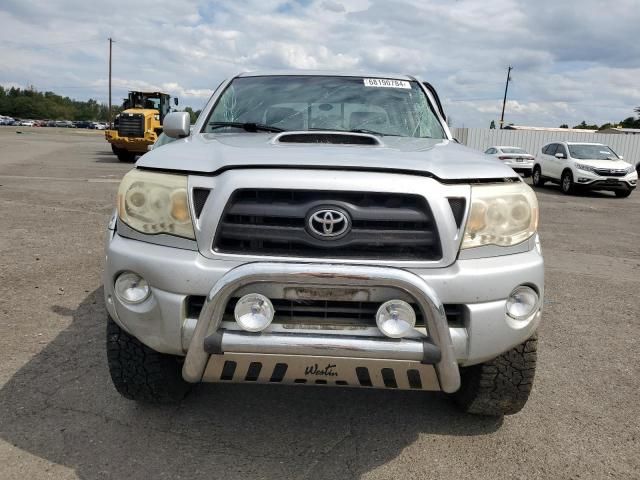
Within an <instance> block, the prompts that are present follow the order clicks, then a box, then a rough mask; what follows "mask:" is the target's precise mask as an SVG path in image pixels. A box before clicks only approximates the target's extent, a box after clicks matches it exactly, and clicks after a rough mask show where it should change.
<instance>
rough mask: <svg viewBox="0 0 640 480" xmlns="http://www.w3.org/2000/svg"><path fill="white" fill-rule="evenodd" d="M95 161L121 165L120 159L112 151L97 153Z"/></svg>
mask: <svg viewBox="0 0 640 480" xmlns="http://www.w3.org/2000/svg"><path fill="white" fill-rule="evenodd" d="M93 159H94V161H95V162H96V163H120V160H118V157H117V156H116V155H114V153H113V152H112V151H111V150H101V151H99V152H96V153H95V155H94V157H93Z"/></svg>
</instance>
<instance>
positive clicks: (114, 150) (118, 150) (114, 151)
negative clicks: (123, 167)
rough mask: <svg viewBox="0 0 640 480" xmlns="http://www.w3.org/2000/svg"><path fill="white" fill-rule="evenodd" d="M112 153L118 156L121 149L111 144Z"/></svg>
mask: <svg viewBox="0 0 640 480" xmlns="http://www.w3.org/2000/svg"><path fill="white" fill-rule="evenodd" d="M111 151H112V152H113V154H114V155H118V152H120V149H119V148H118V147H116V146H115V145H114V144H113V143H112V144H111Z"/></svg>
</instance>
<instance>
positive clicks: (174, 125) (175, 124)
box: [162, 112, 191, 138]
mask: <svg viewBox="0 0 640 480" xmlns="http://www.w3.org/2000/svg"><path fill="white" fill-rule="evenodd" d="M190 128H191V118H190V117H189V114H188V113H187V112H172V113H169V114H167V116H166V117H164V124H163V125H162V129H163V131H164V133H166V134H167V136H168V137H171V138H184V137H188V136H189V132H190Z"/></svg>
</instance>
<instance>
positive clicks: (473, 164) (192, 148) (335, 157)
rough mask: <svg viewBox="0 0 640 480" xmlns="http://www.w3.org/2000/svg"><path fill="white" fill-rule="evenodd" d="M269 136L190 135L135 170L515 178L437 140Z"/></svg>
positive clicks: (458, 147) (149, 155)
mask: <svg viewBox="0 0 640 480" xmlns="http://www.w3.org/2000/svg"><path fill="white" fill-rule="evenodd" d="M275 135H276V134H273V133H248V132H242V133H224V134H211V133H205V134H195V135H192V136H191V137H189V138H185V139H182V140H178V141H175V142H173V143H170V144H168V145H165V146H163V147H161V148H158V149H156V150H152V151H151V152H148V153H146V154H145V155H143V156H142V157H141V158H140V159H139V160H138V162H137V166H138V167H144V168H157V169H163V170H177V171H181V170H182V171H187V172H196V173H206V174H216V173H217V172H221V171H224V170H228V169H231V168H259V167H301V168H305V167H308V168H328V169H330V168H341V169H358V170H362V169H366V170H371V171H375V170H387V171H393V170H397V171H402V172H409V173H411V172H415V173H416V174H420V175H432V176H435V177H437V178H440V179H443V180H464V179H480V178H505V177H515V176H516V174H515V173H514V171H513V170H511V169H510V168H509V167H507V166H505V165H503V164H502V162H500V161H497V160H496V159H495V158H492V157H491V156H489V155H484V154H483V153H481V152H479V151H476V150H472V149H470V148H467V147H465V146H462V145H460V144H457V143H455V142H452V141H449V140H442V139H428V138H411V137H391V136H389V137H382V139H381V142H382V145H335V144H325V143H313V144H310V143H304V144H300V143H277V142H274V141H273V139H274V137H275Z"/></svg>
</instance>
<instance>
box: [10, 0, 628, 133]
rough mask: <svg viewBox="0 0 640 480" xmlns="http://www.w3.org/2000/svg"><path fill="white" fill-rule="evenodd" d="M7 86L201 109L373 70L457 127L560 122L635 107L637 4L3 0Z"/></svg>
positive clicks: (583, 0) (612, 115) (621, 0)
mask: <svg viewBox="0 0 640 480" xmlns="http://www.w3.org/2000/svg"><path fill="white" fill-rule="evenodd" d="M0 25H2V28H0V84H3V85H16V86H26V85H34V86H35V87H36V88H37V89H39V90H53V91H55V92H57V93H61V94H64V95H68V96H70V97H73V98H78V99H87V98H96V99H98V100H100V101H105V102H106V99H107V58H108V42H107V38H108V37H113V38H114V39H115V41H116V43H115V44H114V48H113V85H114V103H120V99H121V97H123V96H124V95H126V91H127V90H128V89H142V88H145V89H146V88H152V89H163V90H166V91H168V92H169V93H171V94H174V95H177V96H179V97H180V100H181V104H182V105H183V106H184V105H190V106H192V107H194V109H198V108H200V107H201V106H202V105H203V104H204V102H205V101H206V99H207V97H208V95H209V94H210V92H211V90H212V89H213V88H214V87H215V86H217V84H218V83H219V82H220V81H221V80H222V79H224V78H225V77H227V76H229V75H232V74H234V73H236V72H238V71H246V70H266V69H270V70H271V69H314V70H318V69H319V70H327V69H331V70H345V69H346V70H351V71H361V70H364V71H366V70H370V71H376V72H381V73H385V72H400V73H412V74H417V75H420V76H422V77H423V78H424V79H426V80H428V81H430V82H431V83H433V84H434V85H435V87H436V88H437V89H438V91H439V92H440V96H441V98H442V99H443V103H444V107H445V110H446V111H447V113H448V114H449V115H450V116H451V117H452V119H453V125H454V126H457V127H461V126H468V127H486V126H488V125H489V123H490V121H491V120H492V119H496V120H497V119H498V118H499V116H500V107H501V102H502V95H503V89H504V82H505V77H506V67H507V65H509V64H511V65H513V67H514V70H513V73H512V79H513V81H512V82H511V84H510V87H509V99H510V100H509V102H508V104H507V113H506V115H505V119H506V121H507V122H509V123H516V124H527V125H545V126H558V125H560V124H561V123H569V124H570V125H574V124H577V123H579V122H580V121H582V120H586V121H587V122H589V123H591V122H595V123H599V124H601V123H604V122H613V121H619V120H621V119H623V118H625V117H628V116H631V115H632V114H633V108H634V107H637V106H640V42H639V41H638V33H639V32H640V0H615V1H610V0H601V1H600V0H560V1H559V0H536V1H526V0H522V1H518V0H485V1H477V0H385V1H378V0H247V1H240V0H236V1H198V0H175V1H173V2H167V1H163V0H155V1H151V0H142V1H136V0H129V1H126V2H125V1H119V0H110V1H109V2H100V3H97V2H92V1H87V0H40V1H36V0H2V1H1V2H0Z"/></svg>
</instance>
